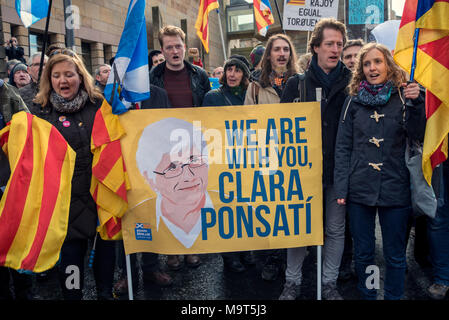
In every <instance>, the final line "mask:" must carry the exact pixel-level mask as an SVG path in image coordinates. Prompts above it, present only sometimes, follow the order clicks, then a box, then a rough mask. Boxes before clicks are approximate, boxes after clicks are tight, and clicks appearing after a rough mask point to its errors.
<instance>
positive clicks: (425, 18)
mask: <svg viewBox="0 0 449 320" xmlns="http://www.w3.org/2000/svg"><path fill="white" fill-rule="evenodd" d="M448 8H449V0H424V1H422V0H407V1H406V2H405V6H404V12H403V15H402V20H401V24H400V28H399V32H398V38H397V42H396V48H395V51H394V59H395V61H396V62H397V63H398V65H399V66H401V67H402V68H403V69H404V70H407V71H408V72H411V69H412V56H413V48H414V43H413V34H414V33H415V29H416V28H420V29H419V38H418V39H419V41H418V46H417V50H416V69H415V80H416V81H417V82H418V83H420V84H421V85H422V86H424V87H425V88H426V89H427V94H426V116H427V124H426V133H425V138H424V147H423V173H424V177H425V178H426V180H427V182H428V183H429V184H430V181H431V178H432V171H433V169H434V168H435V167H436V166H437V165H438V164H439V163H441V162H442V161H444V160H445V159H447V156H448V149H447V146H448V138H447V137H448V133H449V90H448V88H449V55H448V54H447V53H448V52H449V25H448V20H447V15H446V14H447V12H448V10H449V9H448ZM429 17H431V19H430V18H429ZM433 19H436V20H433Z"/></svg>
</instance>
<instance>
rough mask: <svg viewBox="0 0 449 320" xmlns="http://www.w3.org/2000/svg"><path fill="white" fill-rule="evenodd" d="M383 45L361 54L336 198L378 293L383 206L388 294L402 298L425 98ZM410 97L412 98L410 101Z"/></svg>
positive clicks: (364, 290) (370, 296)
mask: <svg viewBox="0 0 449 320" xmlns="http://www.w3.org/2000/svg"><path fill="white" fill-rule="evenodd" d="M405 82H406V77H405V72H404V71H402V70H401V69H400V68H399V67H398V66H397V65H396V64H395V63H394V61H393V57H392V55H391V53H390V50H389V49H388V48H387V47H385V46H384V45H381V44H377V43H369V44H367V45H365V46H364V47H363V48H362V49H361V50H360V52H359V54H358V61H357V63H356V66H355V70H354V75H353V78H352V80H351V82H350V83H349V85H348V89H349V94H350V95H349V97H348V98H347V99H346V101H345V104H344V106H343V109H342V113H341V117H340V125H339V128H338V134H337V141H336V148H335V171H334V183H335V189H336V193H337V203H338V204H339V205H346V206H347V210H348V212H349V225H350V229H351V233H352V237H353V240H354V261H355V269H356V273H357V276H358V285H357V287H358V289H359V291H360V293H361V297H362V298H363V299H367V300H374V299H376V295H377V290H376V288H371V287H369V286H367V284H366V279H367V277H368V276H369V275H370V274H371V273H370V272H367V270H368V269H367V268H368V267H369V266H371V265H375V260H374V255H375V240H376V239H375V234H374V231H375V221H376V213H378V215H379V222H380V226H381V229H382V241H383V253H384V258H385V264H386V268H385V269H386V276H385V282H384V283H385V286H384V297H385V299H386V300H398V299H401V297H402V295H403V293H404V281H405V270H406V245H407V240H406V239H407V223H408V221H409V217H410V215H411V214H412V209H411V200H410V178H409V172H408V170H407V167H406V165H405V149H406V143H407V138H408V139H409V140H412V141H423V139H424V131H425V108H424V99H423V97H422V95H421V94H420V88H419V86H418V84H416V83H410V84H408V85H407V84H406V83H405ZM405 99H410V101H411V103H407V104H405V103H404V100H405Z"/></svg>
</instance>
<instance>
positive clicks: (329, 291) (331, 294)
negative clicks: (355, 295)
mask: <svg viewBox="0 0 449 320" xmlns="http://www.w3.org/2000/svg"><path fill="white" fill-rule="evenodd" d="M321 295H322V297H323V299H324V300H344V299H343V297H342V296H341V295H340V293H339V292H338V290H337V284H336V283H327V284H323V287H322V291H321Z"/></svg>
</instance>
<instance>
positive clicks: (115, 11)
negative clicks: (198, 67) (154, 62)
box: [0, 0, 224, 71]
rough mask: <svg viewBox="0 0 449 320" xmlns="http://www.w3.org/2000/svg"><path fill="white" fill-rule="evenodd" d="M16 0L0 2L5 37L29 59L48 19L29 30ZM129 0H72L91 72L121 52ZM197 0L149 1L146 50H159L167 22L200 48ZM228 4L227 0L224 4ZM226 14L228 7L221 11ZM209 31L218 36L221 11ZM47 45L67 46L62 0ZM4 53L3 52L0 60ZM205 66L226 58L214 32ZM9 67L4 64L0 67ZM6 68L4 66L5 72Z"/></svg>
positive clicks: (78, 44)
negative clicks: (15, 39) (15, 43)
mask: <svg viewBox="0 0 449 320" xmlns="http://www.w3.org/2000/svg"><path fill="white" fill-rule="evenodd" d="M14 3H15V1H14V0H0V6H1V8H0V9H1V21H2V24H1V28H2V30H0V32H1V33H2V35H3V39H4V41H8V40H9V39H10V37H11V36H15V37H16V38H17V40H18V43H19V45H20V46H22V47H23V48H24V49H25V55H26V56H27V57H29V55H30V52H31V53H33V52H35V51H38V50H40V49H41V48H42V43H43V33H44V30H45V23H46V19H42V20H41V21H39V22H37V23H35V24H33V25H31V26H30V27H29V28H28V29H27V28H25V27H24V26H23V24H22V22H21V21H20V19H19V17H18V15H17V13H16V10H15V7H14ZM128 5H129V1H128V0H72V6H73V8H74V9H75V11H72V12H75V16H72V17H76V12H78V13H79V27H78V28H76V27H75V29H74V35H75V48H74V49H75V50H76V51H77V53H79V54H82V56H83V58H84V60H85V62H86V65H87V67H88V69H89V70H90V71H94V70H95V68H96V67H98V66H99V65H100V64H102V63H105V62H106V63H107V62H108V61H109V59H110V58H111V57H113V56H114V55H115V54H116V52H117V47H118V43H119V41H120V35H121V33H122V30H123V26H124V22H125V18H126V13H127V10H128ZM198 6H199V0H147V1H146V10H145V17H146V23H147V37H148V50H152V49H159V48H160V45H159V41H158V39H157V32H158V30H159V28H160V27H161V26H163V25H165V24H172V25H176V26H179V27H181V28H182V29H183V30H184V31H185V32H186V34H187V46H188V47H198V48H202V46H201V42H200V40H199V38H198V36H197V35H196V30H195V21H196V17H197V14H198ZM222 7H223V8H224V4H222ZM221 12H222V14H223V12H224V10H221ZM210 33H211V34H213V35H219V27H218V17H217V13H216V12H213V13H211V14H210ZM48 43H49V44H54V43H59V44H62V45H65V19H64V4H63V0H53V6H52V11H51V18H50V24H49V39H48ZM1 58H2V57H1V56H0V59H1ZM202 58H203V61H204V65H205V67H206V68H208V67H209V66H214V65H218V64H221V63H222V62H223V60H224V54H223V49H222V45H221V40H220V37H219V36H217V37H215V36H211V39H210V53H209V54H205V52H202ZM2 66H3V68H2V69H4V68H5V66H4V62H3V63H2V65H0V68H1V67H2ZM1 71H4V70H1Z"/></svg>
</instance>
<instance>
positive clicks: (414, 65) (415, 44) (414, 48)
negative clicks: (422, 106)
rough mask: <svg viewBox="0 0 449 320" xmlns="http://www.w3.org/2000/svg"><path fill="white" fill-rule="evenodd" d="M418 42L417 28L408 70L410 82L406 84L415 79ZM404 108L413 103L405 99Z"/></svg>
mask: <svg viewBox="0 0 449 320" xmlns="http://www.w3.org/2000/svg"><path fill="white" fill-rule="evenodd" d="M418 40H419V28H416V29H415V33H414V35H413V56H412V66H411V69H410V80H409V81H407V84H409V83H412V82H413V81H414V79H415V68H416V53H417V51H418ZM405 106H406V107H413V103H412V101H411V100H410V99H405Z"/></svg>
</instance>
